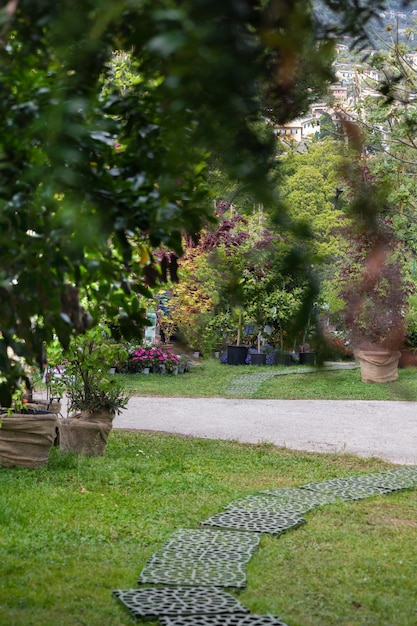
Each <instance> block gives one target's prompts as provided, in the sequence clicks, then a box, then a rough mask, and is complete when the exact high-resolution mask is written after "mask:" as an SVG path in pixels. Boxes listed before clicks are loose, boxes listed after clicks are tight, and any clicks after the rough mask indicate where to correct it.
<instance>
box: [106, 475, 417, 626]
mask: <svg viewBox="0 0 417 626" xmlns="http://www.w3.org/2000/svg"><path fill="white" fill-rule="evenodd" d="M416 487H417V466H412V467H401V468H398V469H392V470H387V471H384V472H373V473H368V474H361V475H358V476H350V477H348V478H340V479H332V480H328V481H322V482H316V483H309V484H305V485H302V486H301V487H299V488H290V489H288V488H283V489H270V490H264V491H259V492H258V493H257V494H255V495H254V496H248V497H246V498H242V499H240V500H238V501H236V502H234V503H233V502H232V503H231V504H229V505H227V507H225V510H224V511H223V512H222V513H219V514H217V515H214V516H213V517H211V518H209V519H208V520H205V521H203V522H201V524H202V528H201V529H200V530H197V531H193V530H187V529H182V530H181V529H180V530H178V531H176V532H175V533H174V535H173V536H172V538H171V539H170V540H169V541H168V542H167V544H166V545H165V546H163V547H162V548H161V549H160V550H158V552H156V553H155V554H154V555H153V557H151V559H150V560H149V561H148V562H147V563H146V564H145V567H144V568H143V570H142V573H141V575H140V577H139V580H138V584H139V585H141V586H140V587H138V588H136V589H128V590H121V589H117V590H115V591H114V592H113V594H114V596H115V597H116V598H118V599H119V600H120V601H121V602H122V604H123V605H124V606H125V607H126V608H128V609H129V611H130V612H131V614H132V615H133V616H134V617H136V618H139V619H158V621H159V624H160V626H286V624H284V622H282V621H281V620H280V619H279V618H278V617H276V616H274V615H256V614H251V613H250V611H249V609H248V608H247V607H245V606H243V605H242V604H241V603H240V602H238V600H237V599H236V598H234V597H233V596H232V595H230V594H228V593H226V592H224V591H222V590H221V589H220V587H228V586H229V587H236V588H242V587H243V586H244V585H245V582H246V577H245V573H244V571H243V568H244V566H245V564H246V563H247V562H248V561H249V559H250V558H251V556H252V554H253V553H254V552H255V550H256V548H257V547H258V545H259V541H260V537H261V534H262V533H268V534H273V535H279V534H282V533H283V532H286V531H289V530H290V529H293V528H296V527H298V526H300V524H301V523H304V522H305V520H304V519H303V518H300V517H299V513H300V512H308V511H311V510H314V509H316V508H317V507H320V506H324V505H326V504H328V503H332V504H335V503H336V504H337V502H341V501H342V502H343V501H347V500H350V501H354V500H359V499H363V498H370V497H373V496H380V495H386V494H389V493H393V492H395V491H402V490H405V489H413V488H416ZM210 525H212V526H215V527H216V529H209V528H208V527H210ZM222 529H223V530H222ZM152 583H154V585H157V586H143V584H145V585H149V584H152ZM163 585H165V586H163Z"/></svg>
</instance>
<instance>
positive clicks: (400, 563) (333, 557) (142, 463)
mask: <svg viewBox="0 0 417 626" xmlns="http://www.w3.org/2000/svg"><path fill="white" fill-rule="evenodd" d="M388 467H390V465H389V464H388V463H385V462H383V461H381V460H377V459H360V458H356V457H353V456H347V455H320V454H310V453H294V452H290V451H288V450H285V449H277V448H275V447H273V446H271V445H244V444H237V443H234V442H224V441H223V442H220V441H208V440H195V439H188V438H181V437H175V436H169V435H160V434H150V433H148V434H144V433H123V432H113V433H112V434H111V436H110V441H109V445H108V448H107V453H106V456H105V457H102V458H96V459H91V458H90V459H88V458H83V457H81V458H76V457H74V456H71V455H70V456H63V455H62V454H60V453H59V451H58V450H57V449H54V450H53V451H52V454H51V457H50V462H49V465H48V467H45V468H41V469H37V470H23V469H1V470H0V503H1V505H0V528H1V532H0V563H1V571H2V584H1V589H0V623H1V624H4V625H5V626H6V625H7V626H28V625H29V626H56V625H58V624H59V626H81V625H83V626H87V625H88V626H122V625H127V624H132V619H131V617H130V615H129V614H128V613H127V611H125V610H124V609H123V607H122V606H121V605H119V603H118V602H117V601H116V600H115V599H113V598H112V597H111V592H112V590H113V589H116V588H120V589H129V588H134V587H135V586H136V581H137V578H138V576H139V574H140V571H141V568H142V566H143V565H144V563H145V562H146V560H147V559H149V557H150V556H151V555H152V554H153V553H154V552H155V551H156V550H157V549H158V548H160V547H161V546H162V545H163V544H164V543H165V542H166V541H167V540H168V538H169V537H170V535H171V534H172V533H173V531H174V530H176V529H178V528H191V529H197V528H198V527H199V523H200V522H201V521H203V520H204V519H206V518H207V517H209V516H210V515H213V514H214V513H217V512H220V511H221V510H222V508H223V507H224V506H225V505H226V504H228V503H229V502H231V501H233V500H235V499H237V498H239V497H241V496H242V495H244V494H249V493H256V491H258V490H260V489H265V488H276V487H282V486H298V485H301V484H304V483H305V482H308V481H314V480H326V479H328V478H332V477H341V476H346V475H352V474H357V473H361V472H364V471H366V472H367V471H379V470H382V469H384V468H388ZM306 519H307V524H305V525H304V526H303V527H301V528H299V529H297V530H293V531H290V532H288V533H286V534H285V535H283V536H281V537H280V538H272V537H267V536H265V537H263V539H262V542H261V546H260V549H259V550H258V551H257V553H256V554H255V555H254V557H253V558H252V560H251V561H250V563H249V566H248V585H247V589H246V590H245V591H244V592H242V593H240V594H239V599H240V600H241V601H242V602H243V603H244V604H245V605H247V606H248V607H249V608H250V609H251V611H252V612H256V611H257V612H260V613H273V614H276V615H278V616H281V619H283V620H284V621H285V622H286V623H288V625H289V626H301V625H303V626H323V625H324V624H325V625H326V626H333V625H334V626H336V625H337V626H363V625H364V624H366V625H369V626H371V625H372V626H379V625H380V626H383V625H384V626H386V624H395V626H410V624H412V623H415V618H416V608H417V607H416V602H415V598H416V596H415V563H416V561H417V522H416V520H417V491H410V492H403V493H398V494H395V495H390V496H379V497H376V498H372V499H369V500H364V501H361V502H357V503H343V504H338V505H331V506H329V505H328V506H326V507H322V508H321V509H318V510H316V511H314V512H310V513H308V514H307V515H306Z"/></svg>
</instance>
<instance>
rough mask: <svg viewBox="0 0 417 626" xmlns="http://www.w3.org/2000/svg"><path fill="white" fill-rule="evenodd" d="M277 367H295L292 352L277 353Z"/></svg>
mask: <svg viewBox="0 0 417 626" xmlns="http://www.w3.org/2000/svg"><path fill="white" fill-rule="evenodd" d="M275 365H293V358H292V354H291V352H275Z"/></svg>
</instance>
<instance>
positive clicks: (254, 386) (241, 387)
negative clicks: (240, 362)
mask: <svg viewBox="0 0 417 626" xmlns="http://www.w3.org/2000/svg"><path fill="white" fill-rule="evenodd" d="M267 367H268V366H263V367H262V370H263V371H261V372H259V373H258V372H256V373H255V374H253V373H251V374H240V375H239V376H236V378H234V379H233V380H232V382H231V384H230V385H229V387H228V388H227V389H226V396H230V397H232V398H252V397H253V396H254V395H255V393H256V392H257V391H258V389H259V387H260V386H261V385H262V383H264V382H265V381H266V380H268V379H269V378H275V376H287V375H290V374H315V373H317V372H323V371H328V372H330V371H334V370H341V369H358V367H359V365H357V364H356V363H334V364H331V365H324V366H323V367H302V366H296V367H288V368H285V369H282V370H279V371H277V370H273V371H272V372H271V371H269V372H268V371H265V370H267Z"/></svg>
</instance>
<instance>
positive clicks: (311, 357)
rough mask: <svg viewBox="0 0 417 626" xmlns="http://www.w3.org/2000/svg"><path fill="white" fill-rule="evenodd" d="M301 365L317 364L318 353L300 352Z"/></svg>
mask: <svg viewBox="0 0 417 626" xmlns="http://www.w3.org/2000/svg"><path fill="white" fill-rule="evenodd" d="M299 357H300V365H315V364H316V353H315V352H300V354H299Z"/></svg>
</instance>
